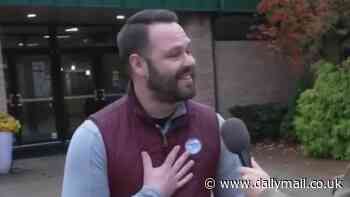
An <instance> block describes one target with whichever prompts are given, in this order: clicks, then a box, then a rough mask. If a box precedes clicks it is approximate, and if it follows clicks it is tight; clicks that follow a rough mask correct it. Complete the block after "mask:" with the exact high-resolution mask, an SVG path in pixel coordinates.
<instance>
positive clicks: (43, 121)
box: [7, 55, 58, 144]
mask: <svg viewBox="0 0 350 197" xmlns="http://www.w3.org/2000/svg"><path fill="white" fill-rule="evenodd" d="M50 64H51V63H50V58H49V56H48V55H20V56H16V55H14V56H12V60H11V61H10V64H8V65H7V66H8V67H10V66H14V68H13V69H14V70H15V73H16V74H15V75H16V76H15V80H16V82H15V84H16V86H14V87H12V88H13V90H12V91H9V92H11V93H10V94H9V103H10V108H12V110H13V111H15V112H16V115H17V116H18V117H17V118H19V119H20V121H21V123H22V125H23V127H22V130H21V135H20V139H21V143H23V144H28V143H36V142H43V141H50V140H56V139H57V138H58V137H57V131H56V123H55V112H54V109H53V98H52V83H51V65H50Z"/></svg>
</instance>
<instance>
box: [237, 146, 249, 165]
mask: <svg viewBox="0 0 350 197" xmlns="http://www.w3.org/2000/svg"><path fill="white" fill-rule="evenodd" d="M238 156H239V159H240V160H241V162H242V165H243V166H245V167H250V168H251V167H252V162H251V156H250V151H249V150H247V149H245V150H243V151H242V152H240V153H239V154H238Z"/></svg>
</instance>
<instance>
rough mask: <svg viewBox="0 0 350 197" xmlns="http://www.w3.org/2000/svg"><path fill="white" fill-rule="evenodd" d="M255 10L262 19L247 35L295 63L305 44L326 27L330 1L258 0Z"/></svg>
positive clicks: (301, 55) (312, 40) (328, 25)
mask: <svg viewBox="0 0 350 197" xmlns="http://www.w3.org/2000/svg"><path fill="white" fill-rule="evenodd" d="M257 10H258V13H259V14H261V15H263V16H264V19H265V20H264V23H263V24H260V25H258V26H255V27H254V28H253V30H254V32H253V33H252V34H250V35H249V37H251V38H255V39H258V40H267V41H269V46H270V47H271V48H273V49H274V50H276V51H279V52H282V53H283V54H285V55H286V56H287V57H289V58H290V60H291V61H292V63H293V64H297V65H298V64H299V65H300V64H302V63H303V60H304V57H303V55H304V52H305V50H307V47H308V46H310V45H312V44H313V43H314V42H317V41H318V40H319V39H320V37H321V36H322V35H323V34H324V33H325V32H326V31H328V29H329V28H330V23H329V21H328V17H329V16H330V15H331V0H262V1H261V2H260V4H259V5H258V7H257Z"/></svg>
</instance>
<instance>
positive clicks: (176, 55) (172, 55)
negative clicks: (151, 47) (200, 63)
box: [168, 52, 181, 57]
mask: <svg viewBox="0 0 350 197" xmlns="http://www.w3.org/2000/svg"><path fill="white" fill-rule="evenodd" d="M180 55H181V52H174V53H170V54H169V55H168V57H178V56H180Z"/></svg>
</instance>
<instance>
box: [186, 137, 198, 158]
mask: <svg viewBox="0 0 350 197" xmlns="http://www.w3.org/2000/svg"><path fill="white" fill-rule="evenodd" d="M185 149H186V151H187V152H189V153H190V154H192V155H194V154H197V153H199V151H201V149H202V143H201V141H199V139H197V138H190V139H188V140H187V141H186V143H185Z"/></svg>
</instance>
